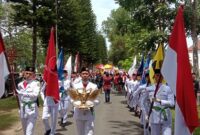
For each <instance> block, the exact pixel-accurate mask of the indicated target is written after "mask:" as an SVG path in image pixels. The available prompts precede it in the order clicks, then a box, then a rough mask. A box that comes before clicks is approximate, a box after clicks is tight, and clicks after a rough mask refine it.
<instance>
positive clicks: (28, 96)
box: [17, 67, 40, 135]
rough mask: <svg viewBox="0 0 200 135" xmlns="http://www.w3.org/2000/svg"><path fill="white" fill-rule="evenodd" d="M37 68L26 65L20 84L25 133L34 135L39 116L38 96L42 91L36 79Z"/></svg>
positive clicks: (19, 91) (21, 115) (21, 116)
mask: <svg viewBox="0 0 200 135" xmlns="http://www.w3.org/2000/svg"><path fill="white" fill-rule="evenodd" d="M34 74H35V68H34V67H26V69H25V73H24V78H25V79H24V80H23V81H22V82H20V83H19V84H18V89H17V93H18V97H19V103H20V110H19V112H20V118H21V122H22V128H23V131H24V134H25V135H33V131H34V127H35V122H36V119H37V116H38V106H37V102H36V100H37V97H38V95H39V91H40V82H38V81H36V80H35V79H34Z"/></svg>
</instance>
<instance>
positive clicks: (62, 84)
mask: <svg viewBox="0 0 200 135" xmlns="http://www.w3.org/2000/svg"><path fill="white" fill-rule="evenodd" d="M69 88H70V80H69V79H67V70H64V79H63V80H59V89H60V102H59V108H58V110H59V113H60V116H61V123H60V125H61V126H62V127H65V126H66V123H67V112H68V109H69V104H70V97H69V95H68V93H67V91H68V89H69Z"/></svg>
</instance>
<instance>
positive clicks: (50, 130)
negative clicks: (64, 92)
mask: <svg viewBox="0 0 200 135" xmlns="http://www.w3.org/2000/svg"><path fill="white" fill-rule="evenodd" d="M45 88H46V83H45V82H44V84H43V85H42V87H41V92H40V94H41V98H42V100H43V102H44V104H43V112H42V120H43V124H44V127H45V135H55V131H56V123H57V115H58V104H59V103H55V102H54V100H53V97H49V96H46V95H45V93H46V92H45ZM50 117H51V125H50V124H49V118H50Z"/></svg>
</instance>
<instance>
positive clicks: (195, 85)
mask: <svg viewBox="0 0 200 135" xmlns="http://www.w3.org/2000/svg"><path fill="white" fill-rule="evenodd" d="M192 79H193V86H194V94H195V96H196V98H197V92H198V91H199V81H198V80H197V79H196V74H195V73H192Z"/></svg>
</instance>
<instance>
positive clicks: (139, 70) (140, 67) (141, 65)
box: [137, 55, 144, 74]
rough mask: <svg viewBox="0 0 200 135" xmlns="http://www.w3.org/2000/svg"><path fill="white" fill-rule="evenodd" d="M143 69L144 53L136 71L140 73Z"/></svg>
mask: <svg viewBox="0 0 200 135" xmlns="http://www.w3.org/2000/svg"><path fill="white" fill-rule="evenodd" d="M143 69H144V55H143V56H142V61H141V63H140V66H139V68H138V70H137V72H138V73H139V74H142V73H143Z"/></svg>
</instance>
